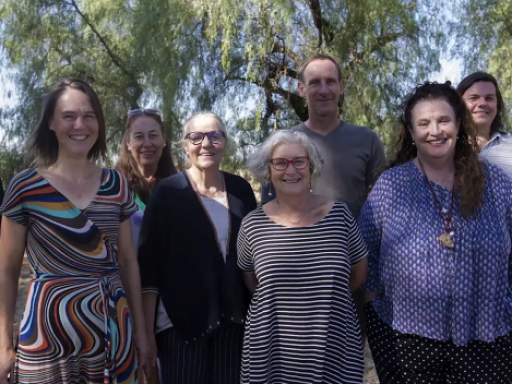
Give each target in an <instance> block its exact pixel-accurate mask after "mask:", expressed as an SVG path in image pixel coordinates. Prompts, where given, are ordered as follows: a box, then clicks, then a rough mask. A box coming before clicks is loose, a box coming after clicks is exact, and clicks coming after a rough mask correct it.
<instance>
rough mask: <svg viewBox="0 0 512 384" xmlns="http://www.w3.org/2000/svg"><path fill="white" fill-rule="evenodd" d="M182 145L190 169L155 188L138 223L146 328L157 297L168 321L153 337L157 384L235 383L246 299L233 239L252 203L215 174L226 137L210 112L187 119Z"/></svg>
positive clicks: (239, 187)
mask: <svg viewBox="0 0 512 384" xmlns="http://www.w3.org/2000/svg"><path fill="white" fill-rule="evenodd" d="M182 144H183V149H184V150H185V152H186V154H187V156H188V158H189V162H190V168H189V169H188V170H186V171H184V172H180V173H178V174H176V175H173V176H171V177H170V178H167V179H165V180H163V181H161V182H160V183H159V184H158V185H157V186H156V188H155V190H154V191H153V193H152V195H151V198H150V201H149V204H148V205H147V207H146V211H145V215H144V219H143V224H142V230H141V241H140V248H139V264H140V268H141V276H142V288H143V295H144V309H145V313H146V321H147V326H148V328H150V327H151V326H152V324H154V321H153V320H154V313H155V306H156V300H157V297H158V295H160V297H161V298H162V302H163V304H164V307H165V311H166V313H167V314H168V317H169V319H168V321H169V323H170V324H172V327H171V328H168V329H166V330H165V331H163V332H160V333H158V334H157V335H156V344H157V347H158V358H159V362H160V367H161V370H160V373H161V376H160V379H161V382H162V383H163V384H183V383H194V384H236V383H238V382H239V380H240V364H241V350H242V340H243V332H244V321H245V316H246V313H247V308H248V306H249V302H250V295H249V292H248V291H247V289H246V287H245V286H244V282H243V276H242V273H241V271H240V270H239V269H238V267H237V252H236V239H237V236H238V230H239V227H240V224H241V221H242V218H243V217H244V216H245V215H247V214H248V213H249V212H250V211H252V210H253V209H255V208H256V200H255V198H254V192H253V190H252V188H251V186H250V184H249V183H248V182H247V181H246V180H244V179H242V178H241V177H239V176H236V175H233V174H230V173H227V172H222V171H220V169H219V167H220V163H221V161H222V158H223V155H224V153H225V151H226V146H227V133H226V129H225V126H224V123H223V122H222V120H221V119H220V118H219V117H218V116H217V115H215V114H213V113H211V112H200V113H197V114H195V115H193V116H192V117H190V118H189V119H188V120H187V122H186V123H185V125H184V127H183V142H182ZM148 333H149V335H148V337H151V336H150V335H153V330H152V329H148Z"/></svg>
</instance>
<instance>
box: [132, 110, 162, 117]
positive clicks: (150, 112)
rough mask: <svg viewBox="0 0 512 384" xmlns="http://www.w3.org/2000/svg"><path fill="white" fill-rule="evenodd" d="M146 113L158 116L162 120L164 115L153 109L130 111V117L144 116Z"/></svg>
mask: <svg viewBox="0 0 512 384" xmlns="http://www.w3.org/2000/svg"><path fill="white" fill-rule="evenodd" d="M144 113H147V114H148V115H156V116H158V117H159V118H162V113H161V112H160V111H159V110H158V109H152V108H147V109H146V108H137V109H130V110H129V111H128V117H133V116H138V115H142V114H144Z"/></svg>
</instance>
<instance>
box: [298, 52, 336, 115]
mask: <svg viewBox="0 0 512 384" xmlns="http://www.w3.org/2000/svg"><path fill="white" fill-rule="evenodd" d="M343 89H344V86H343V81H342V80H341V79H340V78H339V73H338V69H337V68H336V65H334V63H333V62H332V61H330V60H327V59H318V60H313V61H312V62H311V63H309V64H308V66H307V67H306V69H305V70H304V81H303V82H299V93H300V95H301V96H302V97H304V98H305V99H306V101H307V103H308V110H309V113H310V114H314V115H315V116H317V117H322V118H329V117H337V115H338V102H339V100H340V97H341V95H342V94H343Z"/></svg>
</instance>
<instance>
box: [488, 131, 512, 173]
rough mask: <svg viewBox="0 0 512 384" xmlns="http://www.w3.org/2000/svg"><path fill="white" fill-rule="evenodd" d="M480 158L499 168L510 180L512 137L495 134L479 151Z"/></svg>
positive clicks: (511, 171)
mask: <svg viewBox="0 0 512 384" xmlns="http://www.w3.org/2000/svg"><path fill="white" fill-rule="evenodd" d="M480 158H481V159H485V160H486V161H488V162H489V163H490V164H494V165H497V166H499V167H500V168H501V169H503V170H504V171H505V173H506V174H507V176H508V177H510V178H512V136H511V135H504V134H501V133H499V132H496V133H495V134H494V135H492V137H491V140H489V142H488V143H487V144H486V145H485V146H484V147H483V148H482V150H481V151H480Z"/></svg>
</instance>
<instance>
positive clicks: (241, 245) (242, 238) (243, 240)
mask: <svg viewBox="0 0 512 384" xmlns="http://www.w3.org/2000/svg"><path fill="white" fill-rule="evenodd" d="M246 227H247V220H246V219H244V220H243V221H242V225H241V226H240V230H239V231H238V239H237V252H238V266H239V267H240V269H241V270H242V271H244V272H254V263H253V255H252V249H251V244H250V243H249V238H248V236H247V230H246Z"/></svg>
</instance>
